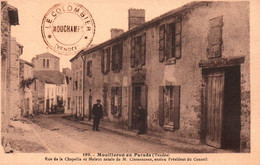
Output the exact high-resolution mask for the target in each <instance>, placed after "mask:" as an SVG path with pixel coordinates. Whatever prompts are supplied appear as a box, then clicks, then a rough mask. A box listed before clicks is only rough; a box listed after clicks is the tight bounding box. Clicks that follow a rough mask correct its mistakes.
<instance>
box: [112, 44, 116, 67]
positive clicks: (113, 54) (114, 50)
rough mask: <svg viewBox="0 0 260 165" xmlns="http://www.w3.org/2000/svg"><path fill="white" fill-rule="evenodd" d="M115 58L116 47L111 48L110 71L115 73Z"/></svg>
mask: <svg viewBox="0 0 260 165" xmlns="http://www.w3.org/2000/svg"><path fill="white" fill-rule="evenodd" d="M115 56H116V45H114V46H113V47H112V71H115V60H116V58H115Z"/></svg>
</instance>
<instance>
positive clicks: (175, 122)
mask: <svg viewBox="0 0 260 165" xmlns="http://www.w3.org/2000/svg"><path fill="white" fill-rule="evenodd" d="M173 99H174V106H173V108H174V113H173V114H174V116H173V118H174V120H173V129H174V130H177V129H179V128H180V86H174V87H173Z"/></svg>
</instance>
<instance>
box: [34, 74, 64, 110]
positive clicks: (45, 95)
mask: <svg viewBox="0 0 260 165" xmlns="http://www.w3.org/2000/svg"><path fill="white" fill-rule="evenodd" d="M33 77H34V78H35V82H34V90H33V98H34V101H33V103H34V104H33V110H34V113H46V112H50V110H51V106H52V105H58V104H59V105H63V106H65V104H66V93H67V87H66V81H65V78H64V74H63V73H61V72H59V71H57V70H34V71H33Z"/></svg>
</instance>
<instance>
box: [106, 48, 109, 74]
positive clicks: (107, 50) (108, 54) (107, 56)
mask: <svg viewBox="0 0 260 165" xmlns="http://www.w3.org/2000/svg"><path fill="white" fill-rule="evenodd" d="M106 70H107V72H109V71H110V47H109V48H107V68H106Z"/></svg>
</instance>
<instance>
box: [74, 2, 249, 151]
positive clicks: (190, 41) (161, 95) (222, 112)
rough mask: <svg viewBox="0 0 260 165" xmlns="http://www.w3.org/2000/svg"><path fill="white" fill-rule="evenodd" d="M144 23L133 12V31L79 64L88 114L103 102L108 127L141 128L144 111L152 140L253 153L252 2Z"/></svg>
mask: <svg viewBox="0 0 260 165" xmlns="http://www.w3.org/2000/svg"><path fill="white" fill-rule="evenodd" d="M143 16H144V11H143V10H139V9H130V10H129V17H128V18H129V30H128V31H126V32H124V33H121V32H120V31H119V32H120V33H121V34H120V35H118V36H117V37H115V38H112V39H110V40H108V41H105V42H103V43H101V44H99V45H96V46H94V47H92V48H90V49H88V50H84V51H82V52H80V53H79V54H78V55H76V56H75V58H73V59H74V60H75V61H76V59H78V60H80V59H81V58H80V57H78V56H80V55H82V56H83V58H84V62H85V67H84V70H85V71H84V72H85V74H84V76H83V77H84V79H85V80H84V82H85V84H84V91H85V92H84V98H85V107H86V111H85V113H86V115H87V116H88V117H90V116H91V107H92V106H93V104H94V103H95V100H96V99H101V101H102V102H101V103H102V105H103V107H104V115H105V117H104V119H105V120H108V121H110V122H114V123H117V124H118V125H120V126H121V127H125V128H129V129H137V119H138V118H137V107H138V106H139V105H141V106H142V107H143V108H144V109H146V110H147V118H146V129H147V132H148V133H150V134H153V135H158V136H160V137H161V138H162V139H163V138H168V139H180V140H183V141H185V140H192V141H193V142H197V143H205V144H207V145H210V146H214V147H216V148H224V149H234V150H239V151H240V152H250V128H251V127H250V111H251V110H250V78H249V73H250V72H249V68H250V67H249V66H250V65H249V60H250V52H249V49H250V44H249V43H250V42H249V41H250V39H249V36H250V33H249V2H242V1H241V2H240V1H237V2H222V1H218V2H213V1H212V2H207V1H201V2H192V3H189V4H187V5H184V6H182V7H180V8H177V9H174V10H171V11H169V12H167V13H165V14H163V15H161V16H159V17H156V18H154V19H152V20H151V21H148V22H144V18H143ZM131 23H133V24H131ZM111 36H113V35H111ZM71 61H72V62H73V60H71ZM80 64H81V63H80ZM76 67H77V65H73V68H72V70H73V71H74V70H75V71H76V69H74V68H76ZM77 72H78V71H77ZM73 73H74V74H75V72H73ZM75 77H76V79H74V80H75V84H77V83H76V82H77V81H78V80H79V78H77V76H75ZM79 77H80V78H82V76H79ZM75 89H78V88H75ZM81 90H82V88H81Z"/></svg>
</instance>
